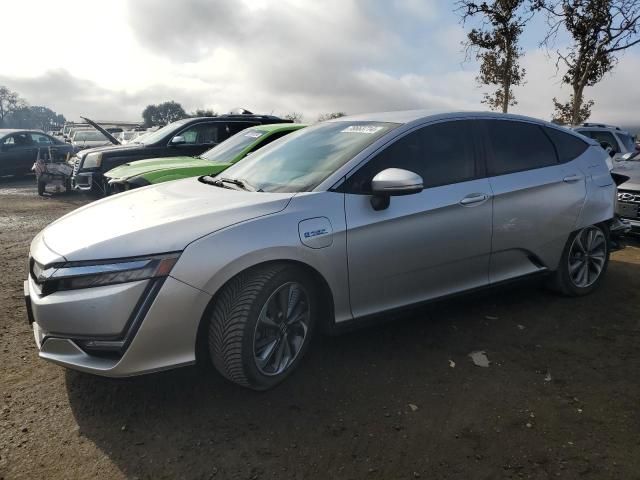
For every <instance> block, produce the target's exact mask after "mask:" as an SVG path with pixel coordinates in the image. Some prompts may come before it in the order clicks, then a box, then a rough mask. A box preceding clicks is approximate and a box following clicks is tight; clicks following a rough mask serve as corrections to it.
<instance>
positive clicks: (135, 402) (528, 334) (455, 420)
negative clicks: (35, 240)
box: [0, 179, 640, 480]
mask: <svg viewBox="0 0 640 480" xmlns="http://www.w3.org/2000/svg"><path fill="white" fill-rule="evenodd" d="M87 201H88V199H87V198H84V197H82V196H78V195H54V196H49V197H44V198H39V197H38V196H37V195H36V194H35V182H34V180H33V179H26V180H25V179H23V180H14V181H10V180H2V179H0V372H1V376H0V379H1V383H0V478H1V479H14V478H27V479H35V478H47V479H62V478H65V479H66V478H98V479H113V478H139V479H147V478H149V479H160V478H188V479H192V478H193V479H210V478H224V479H227V478H230V479H259V478H278V479H280V478H299V479H310V478H318V479H333V478H339V479H343V478H344V479H351V478H353V479H356V478H367V479H369V478H371V479H395V478H398V479H413V478H427V479H461V480H462V479H464V480H468V479H497V478H532V479H549V478H562V479H574V478H576V479H577V478H580V479H640V435H639V430H640V410H639V409H638V398H640V382H639V381H638V380H639V372H640V356H639V355H638V341H639V340H640V314H639V313H640V309H639V305H640V293H639V292H640V248H639V246H640V243H636V244H635V246H634V245H632V246H630V247H628V248H627V249H625V250H624V251H622V252H618V253H616V254H614V255H613V257H612V262H611V264H610V267H609V272H608V273H607V277H606V279H605V281H604V283H603V285H602V288H600V289H599V290H598V291H597V292H596V293H594V294H593V295H591V296H589V297H587V298H581V299H569V298H562V297H558V296H556V295H553V294H551V293H549V292H547V291H545V290H544V289H542V288H539V286H538V285H537V284H531V283H528V284H521V285H519V286H516V287H512V288H509V289H506V290H505V289H502V290H496V291H493V292H490V293H485V294H483V295H476V296H473V297H471V298H466V299H464V300H456V301H449V302H444V303H439V304H435V305H433V306H430V307H429V308H425V309H420V310H418V311H414V312H412V313H410V314H407V315H403V316H402V317H399V318H397V320H396V321H394V322H389V323H385V324H383V325H378V326H373V327H370V328H367V329H364V330H359V331H356V332H353V333H349V334H346V335H342V336H339V337H323V338H316V340H315V344H314V345H312V348H311V350H310V352H309V354H308V356H307V358H306V359H305V361H304V362H303V364H302V365H301V368H300V369H299V371H297V372H296V373H295V374H294V375H292V376H291V377H290V378H289V379H288V380H287V381H286V382H285V383H284V384H283V385H281V386H279V387H278V388H276V389H275V390H272V391H269V392H264V393H255V392H251V391H248V390H244V389H240V388H237V387H235V386H233V385H230V384H229V383H227V382H225V381H223V380H222V379H221V378H220V377H218V376H217V375H216V374H215V373H214V372H211V371H206V370H203V369H200V368H197V367H193V368H184V369H180V370H175V371H171V372H166V373H161V374H154V375H149V376H146V377H139V378H133V379H126V380H109V379H103V378H98V377H93V376H90V375H84V374H80V373H76V372H72V371H65V370H64V369H62V368H60V367H57V366H54V365H51V364H49V363H46V362H44V361H40V360H38V358H37V354H36V347H35V344H34V341H33V337H32V333H31V331H30V329H29V327H28V325H27V321H26V317H25V309H24V306H23V298H22V280H23V279H24V278H25V276H26V259H27V253H28V248H29V242H30V240H31V238H32V237H33V236H34V235H35V234H36V233H37V231H38V230H40V229H41V228H42V227H44V226H45V225H46V224H48V223H49V222H51V221H52V220H54V219H55V218H57V217H59V216H61V215H63V214H64V213H66V212H68V211H70V210H72V209H74V208H76V207H78V206H80V205H82V204H84V203H86V202H87ZM472 351H484V352H485V353H486V356H487V358H488V359H489V361H490V365H489V367H488V368H481V367H477V366H475V365H474V364H473V362H472V361H471V359H470V357H469V356H468V355H469V353H470V352H472Z"/></svg>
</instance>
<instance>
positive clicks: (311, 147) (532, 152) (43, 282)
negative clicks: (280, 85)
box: [25, 111, 616, 390]
mask: <svg viewBox="0 0 640 480" xmlns="http://www.w3.org/2000/svg"><path fill="white" fill-rule="evenodd" d="M606 157H607V154H606V153H605V151H604V150H603V149H602V148H601V147H600V146H599V145H598V144H597V143H596V142H595V141H593V140H590V139H588V138H585V137H583V136H580V135H577V134H575V133H573V132H571V131H570V130H566V129H563V128H560V127H557V126H555V125H552V124H550V123H546V122H543V121H540V120H535V119H532V118H527V117H521V116H515V115H504V114H492V113H445V114H442V113H440V114H434V113H433V112H425V111H409V112H391V113H380V114H368V115H359V116H352V117H343V118H340V119H337V120H333V121H329V122H325V123H320V124H317V125H315V126H312V127H308V128H306V129H304V130H300V131H298V132H295V133H293V134H291V135H289V136H287V137H285V138H283V139H281V140H278V141H276V142H274V143H273V144H271V145H269V146H267V147H265V148H263V149H261V150H260V151H258V152H256V153H254V154H252V155H250V156H248V157H247V158H245V159H244V160H242V161H240V162H238V163H237V164H235V165H233V166H232V167H230V168H229V169H228V170H226V171H224V172H223V173H221V174H219V175H218V176H215V177H211V176H204V177H200V178H190V179H185V180H179V181H174V182H168V183H163V184H159V185H152V186H148V187H145V188H141V189H137V190H134V191H131V192H128V193H124V194H120V195H116V196H114V197H110V198H107V199H104V200H101V201H98V202H95V203H92V204H90V205H87V206H85V207H83V208H80V209H78V210H76V211H74V212H71V213H69V214H68V215H66V216H64V217H62V218H61V219H59V220H57V221H56V222H54V223H52V224H51V225H49V226H48V227H47V228H45V229H44V230H43V231H42V232H41V233H39V234H38V235H37V236H36V237H35V239H34V240H33V243H32V244H31V252H30V263H29V265H30V272H29V277H28V280H27V281H26V282H25V295H26V299H27V310H28V314H29V320H30V322H31V323H32V325H33V331H34V335H35V339H36V342H37V345H38V349H39V355H40V357H42V358H44V359H46V360H50V361H52V362H55V363H57V364H59V365H62V366H65V367H69V368H74V369H78V370H82V371H85V372H90V373H95V374H99V375H105V376H110V377H122V376H129V375H137V374H142V373H148V372H154V371H158V370H164V369H167V368H173V367H178V366H181V365H189V364H193V363H194V362H196V358H198V359H200V358H201V355H200V352H206V353H205V357H204V358H205V359H206V356H209V357H210V359H211V361H212V362H213V364H214V365H215V367H216V368H217V370H218V371H219V372H220V373H221V374H222V375H223V376H225V377H226V378H228V379H229V380H231V381H233V382H236V383H238V384H240V385H243V386H246V387H249V388H253V389H258V390H260V389H267V388H269V387H272V386H273V385H275V384H277V383H278V382H280V381H282V380H283V379H284V378H285V377H286V376H287V375H289V374H290V373H291V372H292V371H293V370H294V369H295V368H296V366H297V365H298V363H299V362H300V361H301V359H302V357H303V355H304V353H305V351H306V350H307V348H308V346H309V342H310V339H311V337H312V335H313V334H314V333H315V332H317V331H320V330H324V331H327V330H329V331H330V330H332V329H340V327H343V326H346V325H348V324H349V323H350V322H352V321H354V320H355V319H363V318H370V317H373V316H375V315H380V314H384V313H385V312H389V311H391V310H397V309H400V308H403V307H407V306H412V305H417V304H421V303H424V302H428V301H431V300H434V299H438V298H442V297H446V296H449V295H452V294H457V293H460V292H464V291H472V290H477V289H479V288H483V287H488V286H495V285H497V284H500V283H503V282H505V281H508V280H512V279H515V278H519V277H525V276H529V275H533V274H539V273H545V274H547V276H548V277H549V278H548V280H549V283H550V285H552V286H553V287H554V288H555V289H556V290H557V291H559V292H561V293H563V294H565V295H573V296H579V295H584V294H587V293H589V292H591V291H592V290H593V289H595V288H596V287H597V286H598V284H599V283H600V282H601V281H602V278H603V276H604V273H605V271H606V269H607V264H608V260H609V248H610V243H609V225H610V222H611V221H612V219H613V217H614V203H615V190H616V186H615V184H614V181H613V179H612V177H611V175H610V173H609V170H608V168H607V165H606V163H605V160H606Z"/></svg>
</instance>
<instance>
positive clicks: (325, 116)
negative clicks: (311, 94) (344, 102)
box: [318, 112, 347, 122]
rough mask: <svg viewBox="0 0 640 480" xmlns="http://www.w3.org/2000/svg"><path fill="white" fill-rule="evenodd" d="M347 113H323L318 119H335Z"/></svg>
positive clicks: (320, 120) (322, 120)
mask: <svg viewBox="0 0 640 480" xmlns="http://www.w3.org/2000/svg"><path fill="white" fill-rule="evenodd" d="M346 115H347V114H346V113H344V112H332V113H321V114H320V115H318V121H319V122H324V121H326V120H333V119H334V118H340V117H345V116H346Z"/></svg>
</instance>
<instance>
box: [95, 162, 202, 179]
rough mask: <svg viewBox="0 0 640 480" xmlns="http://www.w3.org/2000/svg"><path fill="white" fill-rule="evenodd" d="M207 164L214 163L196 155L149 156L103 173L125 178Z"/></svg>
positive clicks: (109, 176)
mask: <svg viewBox="0 0 640 480" xmlns="http://www.w3.org/2000/svg"><path fill="white" fill-rule="evenodd" d="M207 165H211V166H213V165H215V164H214V163H213V162H210V161H208V160H203V159H202V158H197V157H166V158H149V159H148V160H138V161H136V162H130V163H125V164H124V165H120V166H118V167H116V168H113V169H111V170H109V171H108V172H107V173H106V174H105V177H108V178H120V179H126V178H131V177H137V176H138V175H144V174H145V173H151V172H156V171H158V170H173V169H177V168H192V167H204V166H207ZM212 171H213V169H212Z"/></svg>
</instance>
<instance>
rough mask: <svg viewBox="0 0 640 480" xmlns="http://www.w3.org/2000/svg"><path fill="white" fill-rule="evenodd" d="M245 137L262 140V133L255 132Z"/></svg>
mask: <svg viewBox="0 0 640 480" xmlns="http://www.w3.org/2000/svg"><path fill="white" fill-rule="evenodd" d="M244 136H245V137H251V138H260V137H261V136H262V132H256V131H255V130H253V131H251V132H247V133H245V134H244Z"/></svg>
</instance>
